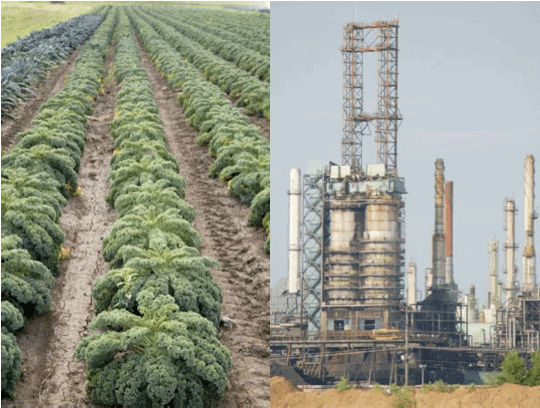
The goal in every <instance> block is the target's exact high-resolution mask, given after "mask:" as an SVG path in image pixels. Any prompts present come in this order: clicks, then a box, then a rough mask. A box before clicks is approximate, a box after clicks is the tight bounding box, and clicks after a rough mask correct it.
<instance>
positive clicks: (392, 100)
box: [341, 17, 402, 176]
mask: <svg viewBox="0 0 540 408" xmlns="http://www.w3.org/2000/svg"><path fill="white" fill-rule="evenodd" d="M343 30H344V31H343V46H342V47H341V53H342V55H343V113H344V125H343V138H342V141H341V159H342V164H343V165H344V166H351V171H352V173H353V174H360V173H362V137H363V136H364V135H365V134H367V132H368V131H369V123H370V122H375V141H376V143H377V163H379V164H385V165H386V172H387V174H388V175H393V176H397V175H398V173H397V129H398V127H399V122H400V121H401V119H402V118H401V114H400V112H399V109H398V105H397V103H398V93H397V78H398V58H397V55H398V18H397V17H396V18H395V19H394V21H393V22H384V21H377V22H375V23H371V24H358V23H349V24H348V25H346V26H345V27H344V28H343ZM364 52H377V53H378V59H377V61H378V67H377V72H378V75H377V81H378V96H377V112H376V113H372V114H370V113H366V112H365V111H364V95H363V93H364V91H363V90H364V84H363V75H364V72H363V70H364V64H363V58H364Z"/></svg>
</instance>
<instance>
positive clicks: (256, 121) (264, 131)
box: [227, 95, 270, 141]
mask: <svg viewBox="0 0 540 408" xmlns="http://www.w3.org/2000/svg"><path fill="white" fill-rule="evenodd" d="M227 98H228V99H229V100H230V101H231V103H232V105H233V106H234V107H235V108H240V109H241V110H242V112H243V113H244V115H246V116H247V118H248V119H249V123H250V124H252V125H255V126H257V127H258V128H259V131H260V132H261V135H263V136H264V137H265V138H266V140H268V141H270V121H269V120H268V119H267V118H265V117H262V118H260V117H258V116H257V115H248V114H247V111H246V109H245V108H243V107H241V106H238V101H233V100H232V98H231V97H230V95H227Z"/></svg>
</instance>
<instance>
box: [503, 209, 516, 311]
mask: <svg viewBox="0 0 540 408" xmlns="http://www.w3.org/2000/svg"><path fill="white" fill-rule="evenodd" d="M505 211H506V226H505V229H506V243H505V245H504V248H505V251H506V301H507V302H508V301H509V300H510V299H513V298H514V297H515V294H516V289H515V286H516V282H515V280H516V276H515V274H516V262H515V259H516V254H515V252H516V244H515V215H516V203H515V202H514V200H511V199H509V198H507V199H506V201H505ZM508 306H510V305H508Z"/></svg>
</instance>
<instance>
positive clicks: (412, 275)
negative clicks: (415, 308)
mask: <svg viewBox="0 0 540 408" xmlns="http://www.w3.org/2000/svg"><path fill="white" fill-rule="evenodd" d="M415 303H416V262H409V267H408V268H407V305H409V306H412V305H414V304H415Z"/></svg>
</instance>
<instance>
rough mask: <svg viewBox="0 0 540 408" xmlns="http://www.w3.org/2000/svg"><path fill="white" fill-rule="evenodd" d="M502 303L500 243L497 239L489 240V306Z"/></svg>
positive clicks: (496, 306) (497, 305)
mask: <svg viewBox="0 0 540 408" xmlns="http://www.w3.org/2000/svg"><path fill="white" fill-rule="evenodd" d="M491 305H495V308H498V307H499V306H500V305H501V294H500V293H499V243H498V242H497V241H496V240H493V241H490V242H489V300H488V308H490V307H491Z"/></svg>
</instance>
